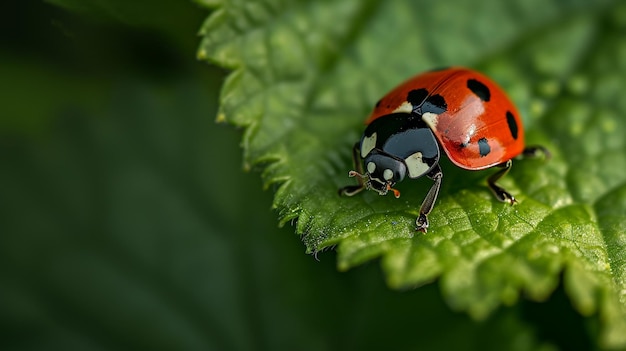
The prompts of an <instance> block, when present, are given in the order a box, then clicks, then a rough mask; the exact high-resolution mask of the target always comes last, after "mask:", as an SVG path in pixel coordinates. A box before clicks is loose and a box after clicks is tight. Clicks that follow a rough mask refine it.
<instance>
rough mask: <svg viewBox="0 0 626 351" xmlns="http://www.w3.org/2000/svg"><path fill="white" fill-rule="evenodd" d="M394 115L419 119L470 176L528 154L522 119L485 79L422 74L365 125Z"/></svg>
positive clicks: (467, 73)
mask: <svg viewBox="0 0 626 351" xmlns="http://www.w3.org/2000/svg"><path fill="white" fill-rule="evenodd" d="M391 113H408V114H410V113H418V114H420V115H422V119H423V120H424V122H426V123H427V124H428V126H429V127H430V129H432V131H433V132H434V134H435V137H436V138H437V140H438V141H439V144H440V145H441V147H442V148H443V150H444V151H445V152H446V154H447V155H448V157H449V158H450V160H451V161H452V162H453V163H454V164H455V165H457V166H458V167H461V168H464V169H468V170H479V169H484V168H489V167H492V166H495V165H497V164H500V163H503V162H506V161H508V160H510V159H511V158H513V157H515V156H517V155H519V154H520V153H521V152H522V151H523V150H524V129H523V128H522V121H521V120H520V117H519V113H518V111H517V109H516V108H515V106H514V105H513V103H512V102H511V100H510V99H509V98H508V97H507V96H506V94H505V93H504V91H503V90H502V89H501V88H500V87H499V86H498V85H497V84H496V83H495V82H493V81H492V80H491V79H489V78H487V77H486V76H484V75H482V74H480V73H478V72H475V71H472V70H469V69H466V68H458V67H453V68H447V69H443V70H438V71H431V72H426V73H423V74H419V75H417V76H415V77H413V78H411V79H409V80H407V81H406V82H404V83H402V84H400V85H399V86H398V87H396V88H395V89H393V90H392V91H391V92H389V93H388V94H387V95H385V96H384V97H383V98H382V99H381V100H380V101H379V102H378V103H377V104H376V107H375V108H374V111H373V112H372V114H371V115H370V116H369V118H368V119H367V121H366V124H370V123H371V122H372V121H374V120H376V119H377V118H379V117H382V116H386V115H389V114H391Z"/></svg>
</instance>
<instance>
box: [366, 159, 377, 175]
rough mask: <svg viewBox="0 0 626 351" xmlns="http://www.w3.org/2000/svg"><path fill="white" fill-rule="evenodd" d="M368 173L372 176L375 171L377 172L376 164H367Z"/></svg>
mask: <svg viewBox="0 0 626 351" xmlns="http://www.w3.org/2000/svg"><path fill="white" fill-rule="evenodd" d="M367 171H368V172H369V173H370V174H371V173H374V171H376V164H375V163H374V162H368V163H367Z"/></svg>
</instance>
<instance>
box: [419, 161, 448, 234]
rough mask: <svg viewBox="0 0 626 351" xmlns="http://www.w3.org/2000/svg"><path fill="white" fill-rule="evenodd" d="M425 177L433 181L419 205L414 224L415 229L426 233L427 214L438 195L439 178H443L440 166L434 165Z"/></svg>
mask: <svg viewBox="0 0 626 351" xmlns="http://www.w3.org/2000/svg"><path fill="white" fill-rule="evenodd" d="M427 177H428V178H430V179H432V180H434V181H435V182H434V183H433V185H432V186H431V187H430V190H428V194H426V197H425V198H424V201H422V206H421V207H420V215H419V217H417V220H415V225H416V226H417V228H416V229H417V230H419V231H420V232H423V233H426V231H428V217H427V216H428V214H429V213H430V211H432V210H433V207H435V201H436V200H437V195H439V188H440V187H441V179H442V178H443V172H441V168H440V167H439V165H436V166H435V168H433V169H432V171H430V173H428V174H427Z"/></svg>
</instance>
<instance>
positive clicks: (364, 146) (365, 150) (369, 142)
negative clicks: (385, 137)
mask: <svg viewBox="0 0 626 351" xmlns="http://www.w3.org/2000/svg"><path fill="white" fill-rule="evenodd" d="M376 138H377V135H376V133H375V132H374V133H373V134H372V135H370V136H368V137H365V138H363V141H362V142H361V157H365V156H367V154H369V153H370V151H372V150H374V147H376Z"/></svg>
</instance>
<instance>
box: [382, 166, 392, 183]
mask: <svg viewBox="0 0 626 351" xmlns="http://www.w3.org/2000/svg"><path fill="white" fill-rule="evenodd" d="M383 178H385V180H391V179H392V178H393V171H392V170H390V169H389V168H387V169H386V170H385V171H384V172H383Z"/></svg>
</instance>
